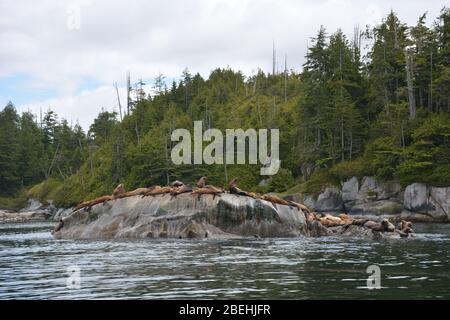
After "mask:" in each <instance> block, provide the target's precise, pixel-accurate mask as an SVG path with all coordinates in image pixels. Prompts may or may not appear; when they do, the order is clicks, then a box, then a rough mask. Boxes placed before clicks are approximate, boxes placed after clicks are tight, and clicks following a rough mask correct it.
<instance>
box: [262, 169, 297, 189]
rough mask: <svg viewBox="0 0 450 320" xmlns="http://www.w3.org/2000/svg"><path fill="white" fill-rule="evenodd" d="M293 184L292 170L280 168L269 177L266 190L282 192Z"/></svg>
mask: <svg viewBox="0 0 450 320" xmlns="http://www.w3.org/2000/svg"><path fill="white" fill-rule="evenodd" d="M293 185H294V177H293V176H292V172H291V171H290V170H288V169H283V168H281V169H280V170H279V171H278V173H277V174H276V175H274V176H272V177H271V178H270V180H269V185H268V191H269V192H282V191H286V190H287V189H289V188H290V187H292V186H293Z"/></svg>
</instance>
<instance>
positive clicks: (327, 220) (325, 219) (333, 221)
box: [318, 214, 345, 227]
mask: <svg viewBox="0 0 450 320" xmlns="http://www.w3.org/2000/svg"><path fill="white" fill-rule="evenodd" d="M318 220H319V222H320V223H321V224H322V225H324V226H326V227H336V226H341V225H343V224H345V223H344V221H343V220H342V219H341V218H339V217H335V216H332V215H330V214H325V215H323V216H322V217H319V218H318Z"/></svg>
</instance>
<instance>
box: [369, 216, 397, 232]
mask: <svg viewBox="0 0 450 320" xmlns="http://www.w3.org/2000/svg"><path fill="white" fill-rule="evenodd" d="M363 226H364V227H367V228H369V229H372V230H373V231H379V232H394V231H395V227H394V225H393V224H392V223H390V222H389V221H388V220H387V219H383V220H381V222H375V221H367V222H366V223H365V224H364V225H363Z"/></svg>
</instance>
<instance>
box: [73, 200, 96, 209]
mask: <svg viewBox="0 0 450 320" xmlns="http://www.w3.org/2000/svg"><path fill="white" fill-rule="evenodd" d="M91 201H92V200H88V201H83V202H82V203H79V204H78V205H77V206H76V207H75V209H73V211H77V210H80V209H82V208H84V207H87V206H88V205H89V203H91Z"/></svg>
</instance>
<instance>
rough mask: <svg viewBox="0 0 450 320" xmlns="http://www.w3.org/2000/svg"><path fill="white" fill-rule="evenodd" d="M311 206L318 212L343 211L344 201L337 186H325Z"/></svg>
mask: <svg viewBox="0 0 450 320" xmlns="http://www.w3.org/2000/svg"><path fill="white" fill-rule="evenodd" d="M305 204H306V203H305ZM306 206H308V205H306ZM313 208H314V210H316V211H318V212H343V211H344V201H343V200H342V194H341V192H340V191H339V190H338V189H337V188H326V189H325V190H324V192H322V193H321V194H319V196H318V197H317V201H316V202H315V204H314V206H313Z"/></svg>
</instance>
